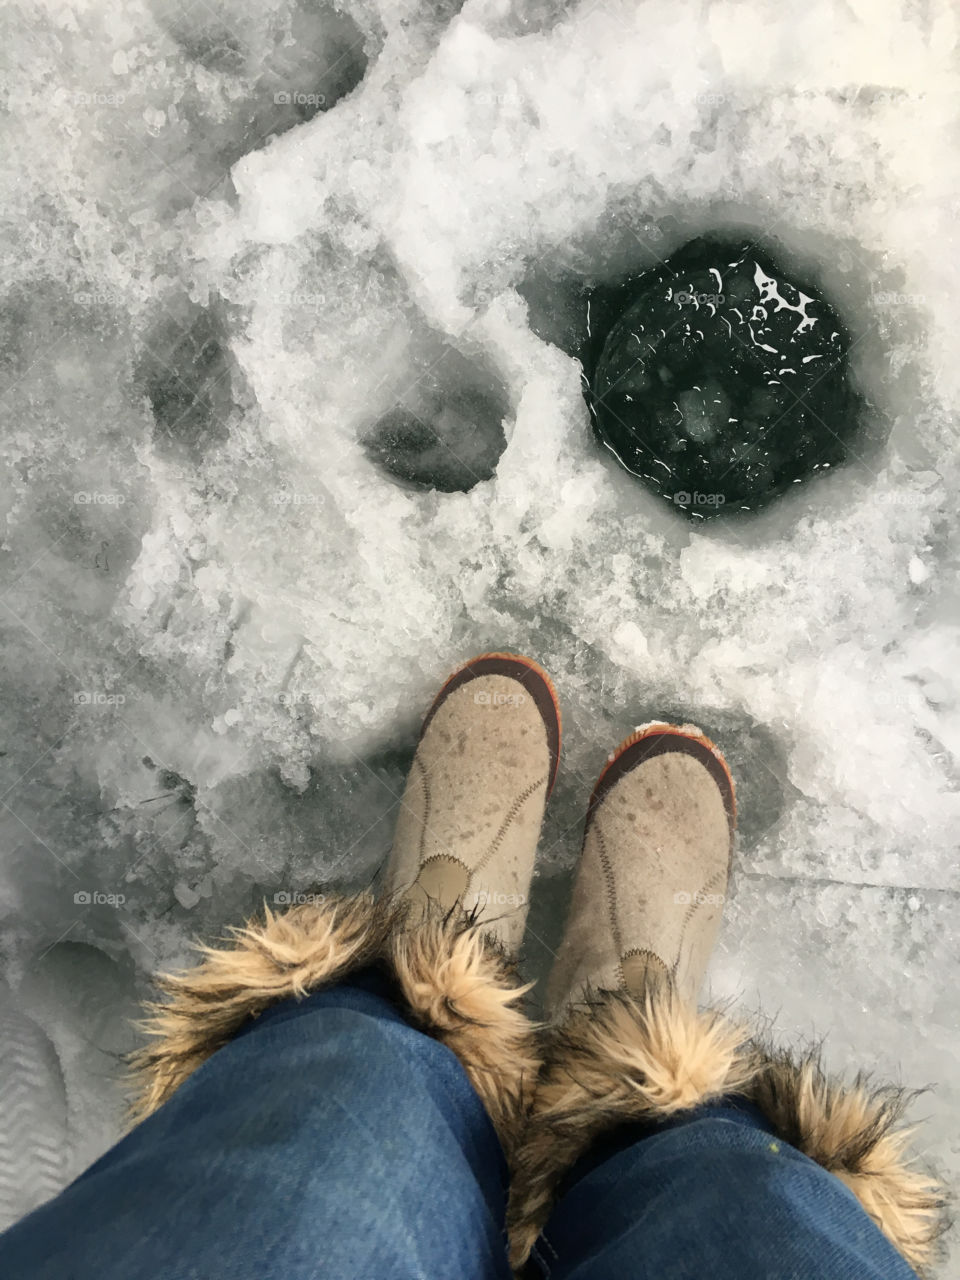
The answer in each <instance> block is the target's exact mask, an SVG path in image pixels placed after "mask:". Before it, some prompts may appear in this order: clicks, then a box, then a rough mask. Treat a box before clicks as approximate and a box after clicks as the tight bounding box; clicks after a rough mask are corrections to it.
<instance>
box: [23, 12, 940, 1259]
mask: <svg viewBox="0 0 960 1280" xmlns="http://www.w3.org/2000/svg"><path fill="white" fill-rule="evenodd" d="M3 22H4V25H5V27H6V30H5V31H4V33H3V45H4V48H6V49H7V50H8V57H9V63H10V65H9V67H8V72H7V76H6V90H5V102H4V112H3V115H2V118H0V121H2V122H0V129H2V132H3V146H2V149H0V156H2V160H0V164H2V166H3V174H2V182H3V187H4V192H5V196H6V200H5V212H4V214H3V220H4V231H5V238H4V249H3V255H2V261H0V273H2V281H0V290H2V299H3V300H2V306H0V326H2V335H3V340H2V344H0V362H2V373H3V379H4V388H5V389H4V391H3V395H2V399H0V404H2V406H3V436H2V439H3V450H4V460H5V463H6V467H5V477H4V490H3V498H4V514H5V525H4V538H3V557H4V583H3V587H2V590H0V619H2V626H3V641H4V644H3V652H4V661H3V664H2V668H3V669H2V680H3V706H4V711H5V717H4V718H5V736H4V742H3V743H2V751H3V755H2V758H0V766H2V777H3V789H2V800H0V806H2V807H0V822H2V826H3V835H4V841H3V853H2V863H0V955H2V980H0V1021H2V1026H3V1031H4V1037H5V1048H6V1050H7V1057H8V1062H9V1064H10V1069H9V1071H8V1072H7V1074H6V1076H5V1078H4V1080H3V1081H2V1084H0V1088H2V1089H3V1090H4V1091H5V1096H6V1097H7V1098H8V1099H9V1100H10V1102H9V1105H7V1103H5V1102H4V1103H0V1209H2V1216H3V1220H4V1221H11V1220H13V1219H15V1218H16V1217H17V1216H19V1215H20V1214H21V1213H23V1212H25V1211H27V1210H28V1209H30V1208H31V1207H33V1205H35V1204H37V1203H39V1202H41V1201H42V1200H43V1199H45V1198H46V1197H48V1196H49V1195H51V1194H52V1193H53V1192H54V1191H55V1190H56V1189H57V1188H58V1187H59V1186H61V1185H62V1184H63V1183H64V1182H65V1181H66V1180H68V1179H69V1178H71V1177H73V1176H75V1175H76V1174H77V1173H79V1172H80V1171H81V1169H82V1168H83V1167H85V1165H86V1164H87V1163H89V1161H90V1160H91V1159H92V1158H93V1157H94V1156H95V1155H96V1154H97V1153H98V1152H99V1151H101V1150H103V1149H104V1147H106V1146H107V1145H108V1144H109V1143H110V1142H111V1141H112V1140H113V1139H114V1137H115V1136H116V1135H117V1133H118V1132H119V1125H120V1105H119V1101H118V1098H119V1095H118V1093H117V1091H116V1089H115V1087H114V1085H113V1083H112V1080H113V1077H115V1075H116V1074H117V1065H118V1060H119V1055H120V1053H122V1052H123V1051H124V1050H125V1049H126V1048H128V1047H130V1045H131V1044H132V1043H133V1039H134V1037H133V1034H132V1033H131V1032H130V1031H129V1030H127V1020H128V1018H129V1017H130V1016H131V1014H132V1012H133V1009H134V1007H135V1003H136V1001H137V1000H138V999H139V998H141V997H142V996H143V995H144V994H145V992H146V991H147V989H148V981H149V975H150V973H151V972H152V971H153V970H154V969H156V968H157V967H161V966H170V965H177V964H180V963H183V962H185V961H186V960H187V959H188V957H189V954H190V953H189V944H190V940H191V938H193V937H195V936H198V935H202V936H204V937H208V938H209V937H211V936H214V935H216V934H218V933H220V932H221V931H222V930H223V929H224V928H225V927H226V926H227V925H229V924H231V923H236V922H238V921H239V920H240V918H242V916H243V915H244V914H246V913H249V912H251V911H253V910H255V909H256V908H257V907H258V905H259V904H260V903H261V902H262V901H263V899H264V898H266V899H267V901H268V902H270V903H271V904H272V903H274V902H275V901H276V902H278V903H281V904H282V903H283V902H285V901H291V900H296V897H297V895H298V894H305V893H309V892H311V891H312V890H313V889H315V887H316V886H317V885H318V884H319V883H323V884H325V885H333V886H338V887H354V886H359V885H365V884H369V883H371V881H372V880H373V878H374V876H375V873H376V871H377V868H378V866H379V865H380V864H381V863H382V861H383V858H384V856H385V854H386V853H387V851H388V849H389V846H390V837H391V829H392V823H393V819H394V815H395V812H396V806H397V803H398V799H399V796H400V794H401V792H402V788H403V782H404V776H405V770H406V767H407V766H408V764H409V761H410V758H411V755H412V751H413V747H414V743H415V736H416V730H417V726H418V723H419V719H420V717H421V715H422V713H423V712H424V710H425V709H426V706H427V705H428V704H429V701H430V699H431V697H432V695H433V693H434V692H435V690H436V688H437V687H438V685H439V683H440V682H441V681H442V679H443V678H444V677H445V676H446V675H447V674H448V673H449V671H450V670H451V669H452V668H453V667H454V666H455V665H457V664H458V663H459V662H461V661H463V660H465V659H467V658H468V657H470V656H472V655H473V654H475V653H477V652H481V651H483V650H484V649H488V648H495V649H501V648H510V649H516V650H518V651H521V652H528V653H530V654H531V655H533V656H534V657H536V658H537V659H539V660H540V661H541V662H542V663H543V664H544V665H545V666H546V668H547V669H548V670H549V671H550V672H551V674H552V675H553V676H554V677H555V680H556V683H557V687H558V691H559V695H560V697H561V700H562V703H563V710H564V719H565V731H566V732H565V759H564V762H563V768H562V772H561V782H560V784H559V787H558V790H557V792H556V793H555V797H554V801H553V802H552V803H551V808H550V812H549V816H548V820H547V825H546V828H545V832H544V838H543V842H542V851H541V861H540V876H539V880H538V882H537V884H536V885H535V896H534V905H533V909H532V912H531V917H530V925H531V932H530V936H529V942H528V947H527V957H526V961H527V967H528V969H529V971H530V972H531V973H532V974H542V973H543V972H544V971H545V969H546V967H547V964H548V962H549V960H550V954H551V949H555V948H556V943H557V939H558V936H559V932H560V929H561V925H562V918H563V911H564V909H565V903H566V893H567V891H568V887H569V880H570V875H571V871H572V868H573V865H574V863H575V860H576V857H577V852H578V845H579V837H580V833H581V829H582V826H581V824H582V818H583V813H584V808H585V804H586V800H587V797H588V794H589V790H590V787H591V786H592V783H593V780H594V778H595V776H596V774H597V772H598V771H599V769H600V767H601V766H602V764H603V761H604V759H605V757H606V755H607V752H608V751H609V750H610V749H611V748H612V747H613V746H614V745H615V744H616V742H617V741H618V740H619V739H620V738H621V737H623V736H625V735H626V733H628V732H629V731H630V729H631V728H632V726H633V725H634V724H636V723H638V722H640V721H643V720H648V719H653V718H661V719H679V720H680V721H692V722H694V723H696V724H698V725H700V726H701V727H702V728H703V730H704V731H705V732H706V733H708V734H709V735H710V736H711V737H713V738H714V739H715V740H717V741H718V742H719V743H720V745H721V746H722V747H723V749H724V750H725V752H726V753H727V755H728V758H729V760H730V762H731V765H732V768H733V770H734V773H735V776H736V777H737V780H738V784H739V795H740V805H741V813H742V827H741V834H740V844H739V849H738V852H737V855H736V861H735V873H734V878H733V881H732V884H731V888H730V894H729V901H728V904H727V909H726V917H725V924H724V928H723V932H722V936H721V943H720V946H719V949H718V952H717V954H716V956H715V959H714V962H713V965H712V968H711V973H710V980H709V987H710V994H711V995H713V996H715V997H721V998H728V997H734V998H736V999H737V1000H738V1001H739V1002H740V1003H741V1004H742V1005H744V1006H745V1007H746V1008H747V1010H749V1011H758V1010H759V1011H762V1012H763V1013H765V1014H772V1015H775V1017H776V1022H777V1026H778V1028H779V1034H780V1035H781V1036H782V1037H783V1038H784V1039H787V1040H791V1041H792V1040H794V1039H796V1038H797V1037H800V1036H803V1035H807V1034H810V1033H818V1034H826V1036H827V1048H826V1052H827V1058H828V1062H829V1064H830V1065H831V1066H832V1067H834V1068H837V1069H855V1068H859V1067H866V1068H870V1069H875V1070H876V1071H877V1072H878V1073H880V1074H882V1075H884V1076H892V1077H893V1078H895V1079H900V1080H903V1081H904V1082H905V1083H907V1084H910V1085H917V1086H922V1085H926V1084H933V1085H935V1086H936V1089H935V1091H934V1092H932V1093H930V1094H929V1095H927V1096H926V1097H925V1098H924V1099H923V1101H922V1102H921V1103H920V1105H919V1108H918V1110H919V1113H920V1114H921V1115H924V1116H926V1117H928V1118H929V1120H930V1122H929V1123H928V1124H926V1125H925V1126H924V1127H923V1129H922V1131H921V1134H920V1137H919V1139H918V1145H919V1147H920V1149H921V1150H922V1151H923V1152H924V1154H926V1155H928V1156H929V1157H930V1158H931V1159H932V1160H933V1161H934V1162H935V1163H936V1164H937V1166H938V1167H939V1168H940V1169H941V1170H942V1171H944V1172H946V1173H947V1174H948V1175H949V1176H951V1177H955V1176H956V1175H957V1173H958V1172H960V1122H958V1096H957V1081H956V1061H957V1057H958V1054H960V996H958V995H957V984H956V983H955V982H954V981H953V977H954V974H955V971H956V963H957V960H956V956H957V940H958V933H960V929H958V924H957V898H958V892H960V866H958V859H957V847H958V834H957V833H958V831H960V821H958V819H960V764H958V762H960V705H958V694H957V684H956V679H955V673H956V671H957V669H958V666H960V591H958V586H957V581H958V580H957V563H958V553H960V542H958V533H960V521H958V517H957V512H956V501H955V495H956V493H957V490H958V483H960V475H958V451H957V444H956V441H957V429H956V414H957V407H958V403H960V361H958V360H957V358H956V334H957V324H958V314H960V304H958V301H957V300H958V298H960V252H958V244H957V232H956V226H957V217H958V213H960V204H958V197H957V181H956V180H957V172H958V166H957V160H956V146H955V138H956V129H957V123H958V121H957V114H958V104H960V70H958V65H957V61H956V54H957V36H958V24H960V16H958V14H957V12H956V9H955V8H954V7H953V6H952V5H951V4H949V2H948V0H923V2H922V3H918V2H917V0H847V2H846V3H844V4H834V3H829V2H828V0H783V2H782V3H780V4H778V5H776V6H771V5H769V4H766V3H764V2H763V0H740V2H737V3H734V2H732V0H730V2H722V0H717V2H714V3H707V4H703V3H700V2H699V0H697V2H696V3H694V2H693V0H649V2H647V3H636V0H623V2H622V3H621V2H619V0H600V3H590V0H585V3H582V4H581V5H579V6H577V5H571V6H569V7H565V6H563V5H561V4H560V3H558V2H556V3H555V2H553V0H515V2H514V3H509V2H508V0H467V3H466V4H465V5H464V6H463V7H462V9H460V10H459V11H457V10H456V6H454V5H449V6H447V5H440V6H437V5H426V4H423V5H419V4H417V3H415V2H414V0H354V2H348V3H345V4H344V6H343V7H342V9H334V8H333V7H330V6H329V5H325V4H320V5H314V4H307V3H306V2H305V0H301V2H300V3H295V2H294V0H269V2H268V3H259V4H256V5H255V4H253V3H252V2H251V0H235V2H234V3H223V2H221V0H211V3H209V4H203V5H198V6H192V5H190V4H188V3H183V4H180V5H177V4H172V3H169V2H168V0H154V2H153V3H146V2H144V0H132V2H131V0H123V3H121V2H120V0H96V2H95V3H93V4H91V5H88V6H82V7H75V6H74V5H72V4H69V3H67V2H66V0H35V2H34V3H28V4H24V5H20V6H17V7H16V9H12V10H9V11H8V12H7V14H6V15H5V17H4V19H3ZM717 229H719V230H726V229H730V230H735V231H736V232H737V234H747V235H754V236H757V237H763V236H772V237H775V238H776V239H777V240H778V241H779V242H780V243H781V244H782V245H784V246H786V248H787V249H788V250H789V252H790V253H791V254H792V255H793V256H794V257H795V258H796V259H797V260H799V261H802V262H804V263H805V264H806V269H807V273H808V275H809V278H810V279H812V280H814V281H815V282H816V283H817V284H818V286H819V287H820V288H822V290H823V291H824V293H825V295H826V296H827V297H828V298H829V299H830V300H831V303H832V305H834V306H835V307H836V308H837V310H838V312H839V313H840V314H841V315H842V316H843V318H844V320H845V321H846V322H847V324H848V325H849V327H850V329H851V331H852V332H855V333H856V334H857V335H858V338H857V341H856V343H855V345H854V349H853V351H852V355H851V363H852V366H853V372H854V377H855V379H856V381H857V386H858V389H859V390H860V391H861V393H862V394H863V395H864V396H865V397H866V399H867V400H868V401H869V404H870V413H869V418H870V422H869V424H868V426H867V428H866V429H865V431H864V435H863V439H862V447H861V448H860V449H859V450H858V449H856V448H855V451H854V452H855V454H856V456H855V458H854V460H853V461H852V462H851V463H850V464H849V465H847V466H844V467H842V468H838V469H835V470H834V471H832V472H830V473H829V474H827V475H825V476H821V477H818V478H815V479H813V480H811V481H810V482H808V483H805V484H802V485H797V486H796V487H795V489H794V491H792V492H791V493H790V494H788V495H787V497H786V498H784V499H782V500H780V501H778V502H777V503H775V504H774V505H773V506H772V507H771V508H770V509H769V510H768V511H767V512H765V513H763V514H762V515H761V516H758V517H755V518H752V519H748V520H746V521H742V520H739V521H726V522H724V521H723V520H722V519H720V520H716V521H712V522H710V523H709V525H708V526H706V527H699V526H698V527H691V525H690V523H689V522H688V521H687V520H686V519H685V518H683V517H682V515H680V514H679V513H674V512H673V511H671V510H670V509H669V507H667V506H665V504H663V503H662V501H661V500H659V499H658V498H656V497H655V496H654V495H653V494H651V493H649V492H648V491H646V490H645V489H644V488H643V487H642V486H641V485H639V484H637V483H636V482H635V481H634V480H632V479H631V477H630V476H628V475H626V474H625V473H624V472H623V471H621V470H620V469H619V468H618V467H617V466H616V464H615V462H614V461H613V460H612V459H611V458H610V457H609V456H606V455H605V454H604V452H603V451H602V450H601V449H600V448H599V447H598V446H597V444H596V443H595V441H594V440H593V437H592V435H591V431H590V426H589V421H588V414H587V409H586V406H585V404H584V401H583V398H582V395H581V388H580V375H579V367H578V365H577V362H576V360H575V359H574V358H573V357H572V356H571V355H570V354H569V351H570V349H571V347H570V342H569V340H568V339H569V333H570V330H571V325H572V324H573V323H574V319H575V317H574V313H573V311H572V310H571V308H572V306H573V303H572V301H571V299H572V298H573V297H574V294H575V287H574V286H576V285H577V284H578V283H579V282H587V283H592V282H597V281H608V280H615V279H617V278H618V277H620V276H622V275H624V274H625V273H628V272H637V271H640V270H643V269H644V268H646V267H648V266H650V265H651V264H653V263H655V262H657V261H659V260H660V259H662V258H663V257H666V256H668V255H669V254H670V253H671V252H672V251H674V250H675V249H676V248H677V247H678V246H680V245H681V244H683V243H685V242H686V241H687V240H689V239H690V238H692V237H693V236H695V235H697V234H699V233H701V232H703V231H705V230H717ZM571 282H573V284H571ZM454 402H455V403H457V404H459V405H461V406H462V405H464V404H467V405H469V404H475V405H478V406H480V407H479V408H478V409H477V417H476V422H475V423H472V422H471V420H470V416H469V414H467V415H466V417H465V414H464V412H463V411H462V409H461V410H458V411H457V412H449V413H445V414H441V415H440V416H439V417H438V419H437V422H436V423H435V424H434V425H435V426H436V429H437V431H438V433H439V435H440V437H441V443H442V446H443V448H444V449H446V450H448V451H449V454H450V456H451V457H452V458H453V459H455V460H456V466H457V468H459V470H457V476H460V477H461V478H463V477H464V476H465V477H466V479H465V481H464V483H463V485H462V486H461V489H457V488H456V486H454V487H453V491H450V492H445V491H444V492H441V491H437V490H434V489H424V488H418V487H416V485H414V484H411V483H410V482H409V479H405V478H404V477H403V476H398V475H397V474H395V473H392V472H391V470H390V469H389V467H387V466H385V465H384V463H383V459H382V458H380V457H379V455H378V454H377V451H376V450H375V449H374V450H372V449H371V447H370V440H371V438H372V435H371V433H373V438H375V437H376V432H377V430H378V424H382V422H383V420H384V419H385V418H386V417H387V415H389V414H390V413H391V412H392V411H394V410H395V409H396V407H397V406H398V405H406V406H407V407H408V408H409V409H410V410H411V412H413V413H421V412H426V411H427V410H430V411H431V412H432V409H430V406H436V405H437V404H440V403H454ZM424 405H426V407H427V408H426V409H424V407H423V406H424ZM418 406H419V408H418ZM501 414H502V418H501V416H500V415H501ZM501 433H502V435H501ZM504 442H505V443H504ZM500 450H502V452H500V453H499V458H498V460H497V454H498V451H500ZM491 457H492V458H493V460H494V462H495V469H494V470H493V474H492V475H491V474H490V471H491V467H492V466H493V463H491V462H490V459H491ZM478 460H479V461H478ZM476 468H479V469H480V471H481V473H482V474H480V475H479V477H478V478H477V480H476V483H474V484H473V485H472V487H470V484H471V478H472V469H476ZM462 489H466V491H461V490H462ZM946 1274H949V1272H948V1273H946Z"/></svg>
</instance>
